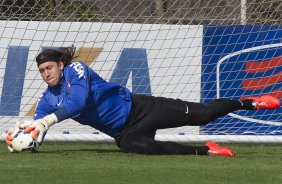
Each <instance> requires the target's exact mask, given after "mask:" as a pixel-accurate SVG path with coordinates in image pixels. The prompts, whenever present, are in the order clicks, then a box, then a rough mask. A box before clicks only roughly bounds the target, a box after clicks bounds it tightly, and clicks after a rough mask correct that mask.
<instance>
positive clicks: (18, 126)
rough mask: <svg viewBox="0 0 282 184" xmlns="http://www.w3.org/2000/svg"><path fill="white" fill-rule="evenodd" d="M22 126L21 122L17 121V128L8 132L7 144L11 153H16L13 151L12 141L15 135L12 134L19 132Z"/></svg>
mask: <svg viewBox="0 0 282 184" xmlns="http://www.w3.org/2000/svg"><path fill="white" fill-rule="evenodd" d="M20 124H21V122H20V121H17V122H16V125H15V127H13V128H10V129H9V130H8V132H7V135H6V144H7V145H8V150H9V151H10V152H14V149H13V147H12V140H13V135H12V134H13V133H14V132H15V131H17V130H19V128H20Z"/></svg>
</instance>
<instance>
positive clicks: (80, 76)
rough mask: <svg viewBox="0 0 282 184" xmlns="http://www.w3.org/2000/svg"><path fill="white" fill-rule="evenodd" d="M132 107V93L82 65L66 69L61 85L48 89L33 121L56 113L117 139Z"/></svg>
mask: <svg viewBox="0 0 282 184" xmlns="http://www.w3.org/2000/svg"><path fill="white" fill-rule="evenodd" d="M131 106H132V96H131V92H130V91H129V90H128V89H127V88H125V87H122V86H119V85H117V84H115V83H108V82H106V81H105V80H103V79H102V78H101V77H100V76H99V75H98V74H97V73H95V72H94V71H93V70H92V69H91V68H89V67H88V66H86V65H85V64H84V63H82V62H75V63H72V64H70V65H67V66H66V67H65V68H64V71H63V75H62V77H61V84H60V85H58V86H56V87H48V89H47V90H46V91H45V92H44V93H43V94H42V96H41V97H40V99H39V101H38V105H37V108H36V111H35V116H34V119H35V120H36V119H40V118H43V117H44V116H46V115H49V114H51V113H54V114H55V115H56V116H57V118H58V120H59V121H62V120H64V119H67V118H72V119H73V120H75V121H77V122H79V123H80V124H85V125H89V126H91V127H94V128H96V129H98V130H100V131H101V132H104V133H106V134H107V135H109V136H112V137H116V136H117V135H118V134H119V131H120V130H121V128H122V127H123V126H124V124H125V122H126V121H127V119H128V117H129V114H130V110H131Z"/></svg>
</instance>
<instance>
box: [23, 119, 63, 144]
mask: <svg viewBox="0 0 282 184" xmlns="http://www.w3.org/2000/svg"><path fill="white" fill-rule="evenodd" d="M55 123H58V118H57V116H56V115H55V114H50V115H47V116H45V117H44V118H42V119H38V120H35V121H25V122H23V123H21V124H20V128H24V129H25V132H31V137H32V138H33V139H35V140H36V141H37V142H38V143H39V144H42V141H43V138H44V135H45V134H46V133H47V130H48V129H49V128H50V127H51V126H52V125H54V124H55Z"/></svg>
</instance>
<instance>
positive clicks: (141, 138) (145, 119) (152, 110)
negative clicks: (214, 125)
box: [116, 95, 252, 155]
mask: <svg viewBox="0 0 282 184" xmlns="http://www.w3.org/2000/svg"><path fill="white" fill-rule="evenodd" d="M133 98H134V100H133V107H132V110H131V115H130V117H129V119H128V121H127V123H126V126H125V127H124V128H123V130H122V131H121V134H120V136H119V137H118V138H117V139H116V141H117V144H118V146H119V147H120V148H121V150H122V151H123V152H133V153H140V154H190V155H191V154H192V155H195V154H198V155H206V154H207V151H208V148H207V147H206V146H200V147H194V146H187V145H182V144H178V143H175V142H160V141H155V139H154V137H155V133H156V130H158V129H164V128H175V127H180V126H186V125H189V126H199V125H205V124H208V123H210V122H211V121H213V120H215V119H216V118H218V117H219V116H222V115H226V114H228V113H230V112H232V111H236V110H240V109H251V108H252V106H251V102H248V100H246V101H245V102H244V103H243V102H241V101H237V100H224V99H216V100H213V101H211V102H210V103H208V104H201V103H193V102H186V101H182V100H179V99H176V100H175V99H170V98H164V97H153V96H145V95H134V97H133ZM244 104H247V105H244Z"/></svg>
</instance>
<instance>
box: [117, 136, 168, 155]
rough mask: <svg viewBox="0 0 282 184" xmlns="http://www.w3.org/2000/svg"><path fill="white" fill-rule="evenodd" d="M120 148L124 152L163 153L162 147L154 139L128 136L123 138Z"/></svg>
mask: <svg viewBox="0 0 282 184" xmlns="http://www.w3.org/2000/svg"><path fill="white" fill-rule="evenodd" d="M120 149H121V150H122V152H124V153H138V154H148V155H154V154H161V153H162V150H161V148H160V147H159V146H158V145H157V144H156V141H155V140H154V139H149V138H144V137H136V136H128V137H126V138H124V139H123V140H121V142H120Z"/></svg>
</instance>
